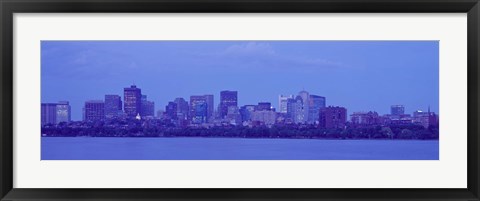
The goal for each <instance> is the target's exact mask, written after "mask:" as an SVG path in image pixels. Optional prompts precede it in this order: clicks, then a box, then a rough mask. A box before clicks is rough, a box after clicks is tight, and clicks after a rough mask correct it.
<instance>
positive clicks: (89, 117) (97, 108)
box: [85, 100, 105, 121]
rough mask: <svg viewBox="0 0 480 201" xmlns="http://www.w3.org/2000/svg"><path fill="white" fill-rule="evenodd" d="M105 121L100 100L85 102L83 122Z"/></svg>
mask: <svg viewBox="0 0 480 201" xmlns="http://www.w3.org/2000/svg"><path fill="white" fill-rule="evenodd" d="M104 119H105V103H104V102H103V101H102V100H91V101H86V102H85V121H102V120H104Z"/></svg>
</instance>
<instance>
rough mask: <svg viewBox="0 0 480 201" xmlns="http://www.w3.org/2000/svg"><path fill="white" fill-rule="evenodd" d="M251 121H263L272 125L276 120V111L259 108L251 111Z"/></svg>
mask: <svg viewBox="0 0 480 201" xmlns="http://www.w3.org/2000/svg"><path fill="white" fill-rule="evenodd" d="M252 121H253V122H263V123H264V124H265V125H273V124H275V123H276V121H277V113H276V112H275V111H269V110H261V111H254V112H253V113H252Z"/></svg>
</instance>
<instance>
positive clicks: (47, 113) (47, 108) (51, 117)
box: [41, 103, 57, 126]
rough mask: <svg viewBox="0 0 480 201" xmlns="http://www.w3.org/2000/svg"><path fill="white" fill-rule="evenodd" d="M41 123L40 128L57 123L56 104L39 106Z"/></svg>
mask: <svg viewBox="0 0 480 201" xmlns="http://www.w3.org/2000/svg"><path fill="white" fill-rule="evenodd" d="M41 122H42V126H43V125H46V124H56V123H57V104H56V103H42V104H41Z"/></svg>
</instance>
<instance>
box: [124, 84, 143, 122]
mask: <svg viewBox="0 0 480 201" xmlns="http://www.w3.org/2000/svg"><path fill="white" fill-rule="evenodd" d="M123 93H124V94H123V104H124V106H123V107H124V108H123V109H124V111H125V114H126V115H127V116H128V117H131V118H134V117H136V116H137V114H140V113H141V112H142V109H141V108H142V100H141V98H142V90H141V89H140V88H137V86H135V85H132V86H130V87H128V88H124V89H123Z"/></svg>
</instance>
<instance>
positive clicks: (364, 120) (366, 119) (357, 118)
mask: <svg viewBox="0 0 480 201" xmlns="http://www.w3.org/2000/svg"><path fill="white" fill-rule="evenodd" d="M350 121H351V122H352V124H353V125H380V124H381V117H380V116H379V115H378V113H377V112H372V111H370V112H354V113H353V114H351V115H350Z"/></svg>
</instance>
